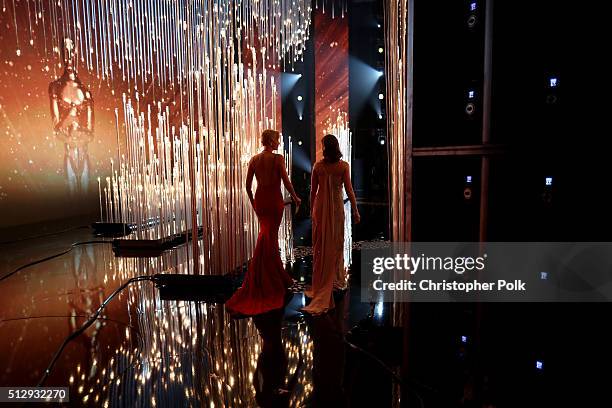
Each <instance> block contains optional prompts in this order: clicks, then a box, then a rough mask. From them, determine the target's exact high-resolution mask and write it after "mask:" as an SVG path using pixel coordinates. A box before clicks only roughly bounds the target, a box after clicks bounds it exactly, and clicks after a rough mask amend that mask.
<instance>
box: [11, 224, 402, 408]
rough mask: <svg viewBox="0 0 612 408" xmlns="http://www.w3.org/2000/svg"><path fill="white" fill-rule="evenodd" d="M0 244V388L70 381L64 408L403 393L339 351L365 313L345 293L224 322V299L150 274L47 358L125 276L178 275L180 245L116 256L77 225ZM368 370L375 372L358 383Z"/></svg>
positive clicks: (354, 354)
mask: <svg viewBox="0 0 612 408" xmlns="http://www.w3.org/2000/svg"><path fill="white" fill-rule="evenodd" d="M105 241H106V242H105ZM76 243H78V245H74V244H76ZM71 245H72V246H71ZM0 250H1V254H2V255H1V258H0V259H1V261H2V268H1V270H0V277H1V279H2V280H1V281H0V293H1V294H2V296H1V297H0V347H1V350H2V354H1V357H0V368H1V371H0V386H35V385H37V384H39V383H43V382H44V385H45V386H68V387H69V389H70V404H69V405H71V406H111V407H114V406H129V407H133V406H143V407H149V406H163V407H181V406H205V407H255V406H264V407H265V406H273V407H276V406H279V407H280V406H294V407H299V406H349V405H350V406H361V404H366V405H369V403H370V402H371V403H375V402H380V403H382V405H381V406H391V405H393V403H392V401H393V400H397V399H398V398H399V394H398V392H399V388H398V387H397V386H394V382H393V380H392V379H393V376H394V375H397V374H396V373H395V372H392V371H389V370H392V369H391V368H388V367H386V366H385V365H384V364H383V363H382V362H380V361H377V359H376V358H375V357H374V356H368V355H367V354H361V353H360V352H359V351H355V350H359V349H358V348H355V349H354V350H351V349H347V343H345V333H346V332H347V330H348V329H349V328H350V327H351V326H353V325H354V324H355V322H357V321H359V320H361V319H363V318H365V317H367V315H368V314H369V313H371V309H372V308H371V307H370V306H369V305H367V304H361V303H359V299H358V298H355V295H354V294H353V293H352V292H351V289H349V290H348V291H346V292H345V293H341V294H338V296H337V301H338V305H337V308H336V309H335V310H334V311H333V312H331V313H328V314H327V315H325V316H321V317H314V318H312V317H309V318H307V317H305V316H303V315H302V314H301V313H300V312H299V311H298V309H299V308H301V307H302V306H303V305H304V302H305V299H304V295H303V293H301V292H296V293H295V294H294V295H293V298H292V299H291V300H290V301H289V304H288V306H287V307H286V309H285V311H278V312H271V313H268V314H266V315H264V316H260V317H258V318H255V319H251V318H247V319H232V318H230V317H229V315H228V314H227V313H226V312H225V310H224V306H223V304H215V303H207V302H204V301H179V300H161V299H160V296H159V291H158V289H157V288H156V287H155V286H154V284H153V283H152V282H151V281H138V282H134V283H132V284H130V285H129V286H128V287H126V288H125V289H124V290H123V291H121V292H119V293H118V294H117V295H116V296H115V297H113V298H112V299H111V300H110V301H109V302H108V303H107V304H106V306H105V307H104V308H103V309H102V311H101V313H100V315H99V316H98V318H97V319H96V320H95V322H94V323H93V324H92V325H91V326H89V327H88V328H87V329H86V330H85V331H84V332H83V333H81V334H79V335H78V336H76V337H74V338H73V339H70V340H69V341H67V343H66V344H65V347H64V348H63V350H61V353H60V354H58V357H57V360H56V361H54V362H53V359H54V356H55V355H56V354H57V353H58V350H60V349H61V347H62V344H63V343H64V342H65V341H66V339H67V338H68V336H70V334H71V333H74V332H75V331H76V330H77V329H79V328H80V327H81V326H82V325H83V323H84V322H86V321H87V320H88V318H89V317H90V316H92V315H93V314H94V313H95V312H96V310H97V309H98V307H99V306H100V305H101V303H102V302H103V301H104V300H105V299H106V298H107V297H109V295H111V294H112V292H113V291H114V290H115V289H117V288H119V287H120V286H121V285H122V284H124V283H125V282H126V281H127V280H128V279H130V278H134V277H136V276H145V275H152V274H154V273H160V272H164V273H184V272H185V269H184V268H186V267H185V265H184V263H183V262H182V259H183V258H184V248H177V249H175V250H172V251H169V252H167V253H165V254H164V255H163V256H162V257H159V258H117V257H115V256H114V254H113V251H112V248H111V245H110V240H105V239H100V238H96V237H93V236H92V233H91V231H90V230H89V229H86V228H83V229H77V230H73V231H69V232H66V233H63V234H58V235H55V236H51V237H45V238H41V239H32V240H27V241H22V242H18V243H15V244H3V245H2V247H0ZM64 252H65V253H64ZM308 252H309V251H308V248H302V250H301V251H300V250H298V251H297V253H298V254H301V255H300V256H301V257H300V259H298V261H297V262H296V263H295V265H294V268H293V271H292V272H293V274H294V277H295V278H296V281H298V282H300V281H301V282H304V281H305V280H308V279H309V275H308V274H309V270H310V259H311V258H310V257H309V256H308V255H307V254H308ZM55 255H58V256H55ZM47 258H49V259H47ZM39 260H43V261H42V262H37V263H35V264H33V265H30V266H26V265H28V264H29V263H32V262H36V261H39ZM23 266H26V267H23ZM20 267H23V268H22V269H20V270H18V271H17V272H15V271H16V270H17V269H19V268H20ZM300 286H303V285H297V287H298V288H299V287H300ZM354 298H355V299H354ZM379 315H380V313H379ZM377 321H378V322H379V323H380V324H382V323H381V322H382V320H381V319H380V316H379V318H378V320H377ZM47 369H49V371H48V374H46V370H47ZM370 375H374V376H376V377H377V379H376V380H375V381H368V383H367V384H368V385H367V388H364V387H363V385H364V384H363V379H366V378H368V377H369V376H370Z"/></svg>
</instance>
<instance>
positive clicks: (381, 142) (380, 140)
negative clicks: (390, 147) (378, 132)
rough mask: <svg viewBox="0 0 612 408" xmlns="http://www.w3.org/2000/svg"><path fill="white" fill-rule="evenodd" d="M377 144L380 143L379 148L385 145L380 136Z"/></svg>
mask: <svg viewBox="0 0 612 408" xmlns="http://www.w3.org/2000/svg"><path fill="white" fill-rule="evenodd" d="M378 143H380V145H381V146H384V145H385V137H384V136H380V137H379V138H378Z"/></svg>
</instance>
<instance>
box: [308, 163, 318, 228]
mask: <svg viewBox="0 0 612 408" xmlns="http://www.w3.org/2000/svg"><path fill="white" fill-rule="evenodd" d="M318 189H319V176H318V175H317V172H316V170H315V168H314V167H313V168H312V177H311V178H310V217H311V218H312V211H313V210H314V202H315V199H316V197H317V190H318Z"/></svg>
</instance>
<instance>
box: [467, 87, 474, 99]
mask: <svg viewBox="0 0 612 408" xmlns="http://www.w3.org/2000/svg"><path fill="white" fill-rule="evenodd" d="M474 96H475V93H474V91H473V90H471V89H470V90H469V91H468V99H474Z"/></svg>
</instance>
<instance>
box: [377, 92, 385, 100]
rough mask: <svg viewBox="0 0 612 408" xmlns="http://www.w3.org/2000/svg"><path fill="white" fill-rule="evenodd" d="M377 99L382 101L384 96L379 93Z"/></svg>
mask: <svg viewBox="0 0 612 408" xmlns="http://www.w3.org/2000/svg"><path fill="white" fill-rule="evenodd" d="M378 99H379V100H381V101H382V100H383V99H385V95H383V94H381V93H379V94H378Z"/></svg>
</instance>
